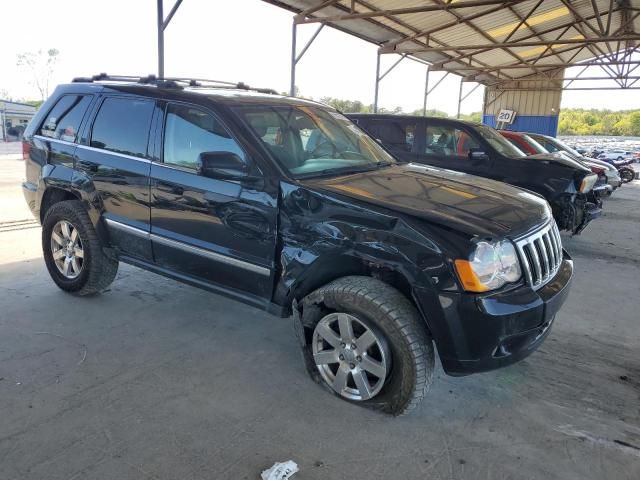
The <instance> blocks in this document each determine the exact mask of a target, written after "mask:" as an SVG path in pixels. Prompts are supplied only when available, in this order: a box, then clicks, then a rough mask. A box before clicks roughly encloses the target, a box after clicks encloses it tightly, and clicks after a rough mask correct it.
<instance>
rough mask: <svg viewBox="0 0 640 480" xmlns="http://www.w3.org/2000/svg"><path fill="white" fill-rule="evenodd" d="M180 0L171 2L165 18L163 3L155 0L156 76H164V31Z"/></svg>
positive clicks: (160, 0)
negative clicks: (156, 36)
mask: <svg viewBox="0 0 640 480" xmlns="http://www.w3.org/2000/svg"><path fill="white" fill-rule="evenodd" d="M181 3H182V0H176V3H174V4H173V7H171V10H170V11H169V15H167V18H166V19H165V18H164V4H163V1H162V0H157V10H158V18H157V23H156V27H157V29H158V77H159V78H164V31H165V29H166V28H167V26H168V25H169V23H170V22H171V19H172V18H173V16H174V15H175V14H176V12H177V11H178V8H179V7H180V4H181Z"/></svg>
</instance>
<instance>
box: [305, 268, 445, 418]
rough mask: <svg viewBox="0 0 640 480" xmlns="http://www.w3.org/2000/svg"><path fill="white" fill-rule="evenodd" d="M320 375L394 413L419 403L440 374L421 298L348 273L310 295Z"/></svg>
mask: <svg viewBox="0 0 640 480" xmlns="http://www.w3.org/2000/svg"><path fill="white" fill-rule="evenodd" d="M302 307H303V316H302V325H303V326H304V328H305V330H306V331H307V335H306V337H305V338H306V339H307V341H306V346H305V355H308V357H309V358H308V362H307V364H308V366H309V367H310V370H311V373H312V376H314V378H316V379H317V380H318V381H319V382H321V383H322V384H324V385H325V386H326V387H327V388H328V389H330V390H331V391H332V392H333V393H334V394H335V395H337V396H339V397H341V398H343V399H345V400H348V401H352V402H357V403H359V404H362V405H364V406H369V407H372V408H375V409H378V410H382V411H384V412H386V413H391V414H393V415H401V414H404V413H406V412H408V411H410V410H412V409H413V408H414V407H415V406H416V405H417V404H418V403H420V401H421V400H422V398H423V397H424V396H425V394H426V392H427V390H428V389H429V387H430V385H431V382H432V380H433V372H434V363H435V359H434V356H435V355H434V349H433V343H432V340H431V338H430V336H429V334H428V332H427V329H426V327H425V325H424V322H423V320H422V318H421V317H420V315H419V314H418V311H417V310H416V308H415V307H414V306H413V304H412V303H411V302H410V301H409V300H408V299H407V298H406V297H405V296H404V295H402V293H400V292H399V291H398V290H396V289H394V288H393V287H391V286H390V285H388V284H386V283H384V282H382V281H380V280H377V279H375V278H370V277H360V276H352V277H344V278H340V279H338V280H335V281H333V282H331V283H329V284H328V285H326V286H324V287H322V288H320V289H318V290H316V291H315V292H313V293H312V294H310V295H309V296H308V297H306V298H305V299H304V300H303V303H302Z"/></svg>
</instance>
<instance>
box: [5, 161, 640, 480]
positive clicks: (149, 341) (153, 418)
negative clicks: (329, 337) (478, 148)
mask: <svg viewBox="0 0 640 480" xmlns="http://www.w3.org/2000/svg"><path fill="white" fill-rule="evenodd" d="M21 175H22V163H21V161H17V160H0V199H1V200H0V201H1V202H2V203H1V205H2V207H1V208H2V210H1V212H2V220H0V245H2V247H1V248H0V412H1V414H0V479H2V480H6V479H21V480H22V479H25V480H26V479H38V480H40V479H44V478H46V479H47V480H56V479H69V480H70V479H82V480H89V479H118V480H126V479H180V480H189V479H203V480H204V479H207V480H209V479H227V478H228V479H258V478H259V476H260V471H261V470H262V469H265V468H267V467H269V466H271V465H272V464H273V463H274V462H275V461H284V460H287V459H292V460H294V461H296V462H297V463H298V464H299V466H300V469H301V471H300V473H298V474H297V475H296V476H295V478H296V479H300V480H302V479H334V478H335V479H390V478H394V479H395V478H397V479H416V478H420V479H427V478H433V479H489V480H493V479H501V480H502V479H545V480H550V479H562V480H568V479H580V480H585V479H598V480H601V479H616V480H623V479H629V480H637V479H638V478H640V328H639V327H640V315H639V314H638V298H640V295H639V294H640V287H639V286H638V285H639V279H640V249H639V248H638V242H639V241H640V208H639V207H640V182H638V181H636V182H635V185H627V186H625V187H623V188H622V189H621V190H620V191H619V192H616V194H615V195H614V196H613V197H612V198H611V199H610V200H608V201H607V202H606V205H605V212H606V215H605V217H604V218H602V219H599V220H598V221H596V222H594V224H593V225H591V226H590V227H589V228H588V229H587V230H586V231H585V232H584V234H583V235H582V236H580V237H576V238H574V239H569V238H567V237H565V239H564V240H565V247H566V248H567V249H568V250H569V251H570V252H571V253H572V254H573V255H574V258H575V265H576V277H575V283H574V286H573V291H572V293H571V295H570V297H569V300H568V303H567V304H566V305H565V307H564V308H563V309H562V310H561V312H560V314H559V315H558V318H557V321H556V323H555V325H554V327H553V331H552V333H551V335H550V337H549V338H548V340H547V341H546V342H545V344H544V345H543V346H542V347H541V348H540V350H539V351H538V352H536V353H535V354H533V355H532V356H531V357H529V358H528V359H527V360H525V361H523V362H521V363H519V364H517V365H514V366H511V367H508V368H505V369H503V370H499V371H495V372H490V373H484V374H478V375H474V376H469V377H464V378H450V377H447V376H445V375H444V374H443V373H442V371H441V370H438V372H437V375H436V379H435V383H434V385H433V388H432V390H431V392H430V393H429V395H428V397H427V398H426V399H425V401H424V402H423V403H422V404H421V405H420V406H419V408H418V409H417V410H416V411H414V412H413V413H412V414H410V415H409V416H407V417H403V418H390V417H387V416H384V415H382V414H379V413H375V412H372V411H369V410H365V409H363V408H360V407H357V406H354V405H351V404H348V403H346V402H343V401H341V400H339V399H337V398H335V397H333V396H332V395H330V394H328V393H326V392H325V391H324V390H323V389H322V388H321V387H319V386H318V385H315V384H314V383H312V382H311V381H310V380H309V378H307V374H306V373H305V369H304V367H303V364H302V361H301V357H300V354H299V351H298V347H297V346H296V342H295V340H294V334H293V329H292V324H291V321H290V320H282V319H277V318H273V317H270V316H269V315H267V314H265V313H262V312H260V311H257V310H254V309H252V308H249V307H246V306H243V305H240V304H238V303H234V302H233V301H231V300H227V299H225V298H222V297H218V296H216V295H212V294H210V293H207V292H204V291H201V290H197V289H195V288H191V287H188V286H185V285H181V284H178V283H176V282H173V281H171V280H167V279H164V278H161V277H159V276H155V275H153V274H150V273H147V272H144V271H142V270H139V269H136V268H133V267H129V266H122V267H121V269H120V271H119V273H118V277H117V280H116V281H115V282H114V283H113V285H112V287H111V289H110V290H109V291H108V292H106V293H104V294H103V295H101V296H98V297H94V298H75V297H73V296H70V295H67V294H65V293H63V292H62V291H60V290H58V289H57V288H56V286H55V285H54V284H53V282H52V281H51V280H50V279H49V276H48V274H47V272H46V269H45V266H44V263H43V261H42V258H41V252H40V244H39V243H40V240H39V235H40V229H39V228H38V227H34V226H33V224H30V223H29V222H24V223H22V224H20V223H14V224H9V223H7V222H9V221H10V220H11V221H13V222H17V221H20V220H29V218H30V217H29V216H28V212H27V211H26V209H25V207H24V205H23V203H22V199H21V196H20V195H21V194H20V192H19V189H18V188H16V186H15V185H16V184H17V182H18V181H19V179H20V177H21ZM10 225H13V226H10ZM16 225H17V228H16Z"/></svg>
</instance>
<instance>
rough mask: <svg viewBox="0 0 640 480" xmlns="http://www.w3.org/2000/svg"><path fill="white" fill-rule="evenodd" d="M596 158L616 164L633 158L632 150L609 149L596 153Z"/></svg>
mask: <svg viewBox="0 0 640 480" xmlns="http://www.w3.org/2000/svg"><path fill="white" fill-rule="evenodd" d="M598 160H605V161H607V162H613V163H616V164H617V163H623V162H626V161H628V160H633V152H627V151H625V150H609V151H607V152H602V153H601V154H600V155H598Z"/></svg>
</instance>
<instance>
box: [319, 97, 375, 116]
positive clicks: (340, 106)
mask: <svg viewBox="0 0 640 480" xmlns="http://www.w3.org/2000/svg"><path fill="white" fill-rule="evenodd" d="M320 102H321V103H324V104H326V105H330V106H332V107H333V108H335V109H336V110H339V111H341V112H344V113H369V112H371V111H373V109H372V108H371V106H370V105H365V104H364V103H362V102H361V101H360V100H343V99H341V98H333V97H322V98H321V99H320Z"/></svg>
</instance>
